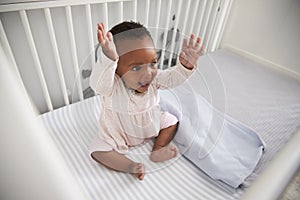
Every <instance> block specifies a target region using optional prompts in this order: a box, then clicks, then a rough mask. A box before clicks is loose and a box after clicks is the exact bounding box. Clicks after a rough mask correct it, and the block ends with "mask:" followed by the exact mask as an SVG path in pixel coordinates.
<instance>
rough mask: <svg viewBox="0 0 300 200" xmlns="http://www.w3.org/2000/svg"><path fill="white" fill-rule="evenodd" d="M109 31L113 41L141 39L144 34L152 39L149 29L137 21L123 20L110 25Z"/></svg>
mask: <svg viewBox="0 0 300 200" xmlns="http://www.w3.org/2000/svg"><path fill="white" fill-rule="evenodd" d="M110 32H111V34H112V35H113V36H114V37H113V39H114V42H115V43H117V42H118V41H119V40H122V39H142V38H144V37H145V36H148V37H149V38H151V40H152V37H151V34H150V33H149V31H148V30H147V29H146V27H144V26H143V25H142V24H140V23H139V22H133V21H124V22H122V23H120V24H117V25H115V26H114V27H112V28H111V30H110Z"/></svg>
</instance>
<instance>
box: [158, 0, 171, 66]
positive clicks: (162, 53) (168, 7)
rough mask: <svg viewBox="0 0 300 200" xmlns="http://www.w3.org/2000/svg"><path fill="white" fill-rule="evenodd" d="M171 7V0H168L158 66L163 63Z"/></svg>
mask: <svg viewBox="0 0 300 200" xmlns="http://www.w3.org/2000/svg"><path fill="white" fill-rule="evenodd" d="M171 7H172V0H168V6H167V19H166V22H167V26H166V27H165V29H164V38H163V43H162V50H161V57H160V58H161V60H160V66H161V67H163V64H164V57H165V49H164V48H165V46H166V44H167V36H168V29H169V26H168V23H169V21H170V15H171Z"/></svg>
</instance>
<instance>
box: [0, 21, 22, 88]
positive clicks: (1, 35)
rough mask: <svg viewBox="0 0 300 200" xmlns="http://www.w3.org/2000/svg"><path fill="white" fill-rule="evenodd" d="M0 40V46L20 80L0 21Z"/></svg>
mask: <svg viewBox="0 0 300 200" xmlns="http://www.w3.org/2000/svg"><path fill="white" fill-rule="evenodd" d="M0 40H1V44H2V45H3V48H4V50H5V52H6V53H8V56H9V59H10V60H11V62H12V64H13V67H14V70H15V72H16V74H17V76H18V78H19V79H20V80H22V79H21V76H20V72H19V69H18V67H17V63H16V60H15V57H14V55H13V53H12V50H11V48H10V45H9V42H8V39H7V37H6V34H5V31H4V27H3V25H2V22H1V20H0ZM21 82H22V81H21Z"/></svg>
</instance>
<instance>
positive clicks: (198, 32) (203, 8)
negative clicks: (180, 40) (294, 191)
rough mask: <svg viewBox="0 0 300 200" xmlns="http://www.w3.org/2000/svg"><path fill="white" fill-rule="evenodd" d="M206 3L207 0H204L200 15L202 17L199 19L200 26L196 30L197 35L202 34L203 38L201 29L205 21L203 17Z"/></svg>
mask: <svg viewBox="0 0 300 200" xmlns="http://www.w3.org/2000/svg"><path fill="white" fill-rule="evenodd" d="M206 4H207V0H203V5H202V9H201V11H200V13H201V15H200V19H199V26H198V29H197V31H196V36H200V37H201V38H202V35H200V30H201V27H202V23H203V17H204V13H205V8H206Z"/></svg>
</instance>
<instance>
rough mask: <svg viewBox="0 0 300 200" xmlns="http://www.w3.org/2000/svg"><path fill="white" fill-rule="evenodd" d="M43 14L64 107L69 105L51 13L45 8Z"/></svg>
mask: <svg viewBox="0 0 300 200" xmlns="http://www.w3.org/2000/svg"><path fill="white" fill-rule="evenodd" d="M44 13H45V17H46V21H47V26H48V31H49V35H50V41H51V45H52V50H53V55H54V59H55V63H56V68H57V72H58V77H59V81H60V87H61V90H62V92H63V97H64V101H65V105H69V98H68V92H67V87H66V82H65V78H64V73H63V70H62V64H61V59H60V56H59V52H58V47H57V42H56V37H55V33H54V28H53V22H52V18H51V13H50V10H49V8H45V9H44Z"/></svg>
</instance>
